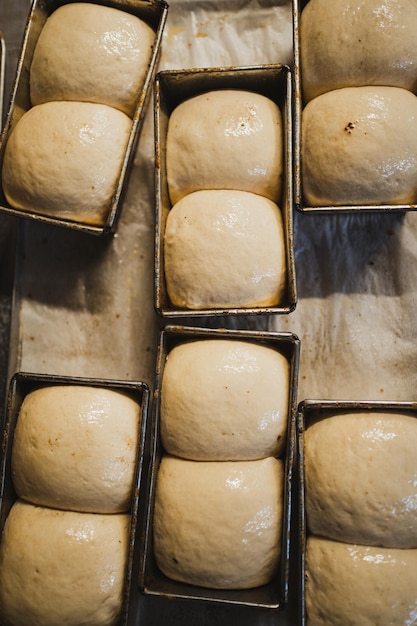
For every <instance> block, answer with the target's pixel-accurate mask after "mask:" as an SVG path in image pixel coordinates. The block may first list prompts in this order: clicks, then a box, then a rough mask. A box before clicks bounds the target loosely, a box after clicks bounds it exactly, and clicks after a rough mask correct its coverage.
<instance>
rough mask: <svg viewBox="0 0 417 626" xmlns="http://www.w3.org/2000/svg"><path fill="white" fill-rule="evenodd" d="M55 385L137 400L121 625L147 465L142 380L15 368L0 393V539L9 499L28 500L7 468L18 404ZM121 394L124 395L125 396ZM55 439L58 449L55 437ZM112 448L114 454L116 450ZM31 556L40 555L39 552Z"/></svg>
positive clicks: (145, 393)
mask: <svg viewBox="0 0 417 626" xmlns="http://www.w3.org/2000/svg"><path fill="white" fill-rule="evenodd" d="M55 386H56V387H67V388H69V389H71V387H74V386H75V387H77V388H80V387H87V388H89V389H91V390H94V389H98V390H104V391H105V392H108V391H110V392H112V393H113V392H114V393H115V394H117V395H120V397H121V398H122V400H121V402H122V403H123V402H125V401H127V402H129V403H134V404H135V406H136V405H137V407H138V409H136V410H135V411H137V419H138V423H137V441H136V444H134V443H133V444H132V445H134V452H133V451H132V454H134V456H135V461H134V471H133V482H132V488H131V493H130V496H129V495H128V496H127V501H128V504H127V505H126V507H125V511H124V513H125V514H126V515H128V518H129V522H128V524H127V536H126V537H125V542H126V547H127V551H126V555H125V557H123V565H122V567H123V577H124V579H123V581H121V583H120V585H119V586H120V587H121V588H122V593H121V598H120V600H121V604H120V611H119V617H118V621H117V626H126V625H127V623H128V613H129V605H130V602H131V592H132V585H134V584H135V576H136V575H137V574H135V567H136V568H137V565H136V564H135V550H136V544H137V543H138V519H139V516H140V515H141V513H140V510H141V507H142V506H144V504H143V502H142V499H143V498H142V485H143V484H144V483H145V481H146V475H147V472H148V467H149V462H150V457H149V444H148V434H147V430H148V428H149V423H150V422H149V420H148V412H149V402H150V391H149V388H148V386H147V384H146V383H143V382H141V381H123V380H113V379H99V378H87V377H68V376H60V375H59V376H58V375H49V374H37V373H31V372H16V373H15V374H14V375H13V376H12V378H11V380H10V384H9V388H8V393H7V398H6V415H5V426H4V430H3V433H2V441H1V454H0V460H1V465H0V543H1V540H2V534H3V530H4V525H5V523H6V519H7V517H8V515H9V513H10V511H11V509H12V507H13V505H14V504H15V503H16V502H18V501H20V502H28V503H29V504H31V502H30V500H29V499H27V498H26V497H25V499H19V497H18V495H17V493H16V490H15V487H14V479H13V474H12V451H13V444H14V435H15V430H16V424H17V423H18V419H19V412H20V410H21V407H22V403H23V401H24V399H25V398H26V397H27V395H28V394H31V393H32V392H35V391H37V390H41V389H42V388H48V387H55ZM123 398H125V400H124V399H123ZM105 403H106V401H104V404H105ZM93 404H94V403H93V402H92V404H91V410H92V411H93ZM104 404H103V406H104ZM32 406H34V405H32ZM85 406H86V405H85ZM106 406H107V405H106ZM109 406H110V405H109ZM114 406H116V405H114ZM125 406H127V405H125ZM62 408H63V407H62ZM54 410H55V411H56V412H57V413H59V406H56V408H55V409H54ZM74 417H75V416H74ZM90 417H91V419H92V422H94V420H95V418H94V415H91V416H90ZM132 419H133V420H134V417H133V418H132V415H131V416H130V418H129V423H131V422H132ZM79 423H80V422H79ZM86 427H88V425H87V424H86ZM67 443H68V442H67ZM51 445H52V444H51ZM57 445H58V449H59V441H58V443H57ZM128 445H129V446H130V445H131V444H128ZM38 450H39V449H38ZM115 453H116V454H117V451H116V452H115ZM39 454H40V452H39ZM73 454H76V452H74V453H73ZM35 456H39V455H38V454H36V453H35ZM79 478H80V483H81V482H83V481H84V480H85V478H83V477H82V476H81V475H80V477H79ZM101 478H103V477H101ZM83 484H84V483H83ZM109 484H110V483H109ZM116 497H118V496H116ZM37 507H40V509H42V508H44V507H43V506H42V505H40V504H39V503H36V504H35V505H34V507H33V508H35V509H36V508H37ZM51 508H52V510H54V507H51ZM45 510H51V509H50V507H45ZM71 511H74V512H75V513H76V510H75V508H74V509H71V510H69V512H71ZM57 512H62V513H65V510H64V509H63V508H61V509H58V510H57ZM92 513H93V514H94V511H92ZM80 515H83V513H82V512H81V513H80ZM86 515H89V514H88V513H86ZM115 515H116V513H108V514H107V515H105V514H104V513H102V514H101V515H98V516H97V517H101V518H103V517H106V518H108V519H110V518H112V517H114V516H115ZM80 528H81V526H80ZM80 532H81V531H80ZM90 547H91V546H90ZM91 554H92V553H91ZM37 558H41V557H40V555H39V556H38V557H37ZM103 558H104V557H103ZM41 560H42V559H41ZM31 562H32V561H31ZM39 567H40V568H41V569H42V565H41V564H40V565H39ZM52 569H53V568H52ZM115 571H116V570H115ZM103 572H104V570H103ZM83 575H85V573H83ZM103 583H104V581H103ZM74 584H75V583H74ZM75 586H76V585H75ZM38 591H40V590H39V588H38ZM108 591H109V594H111V590H110V587H109V589H108ZM66 597H67V599H68V600H69V601H70V597H71V593H68V594H67V595H66ZM109 597H110V595H109ZM74 601H75V602H77V596H75V599H74ZM118 602H119V601H118ZM32 604H33V603H32ZM29 605H30V601H29ZM90 609H92V606H90V608H89V610H90ZM26 617H27V619H29V618H30V616H29V615H26ZM25 621H26V620H25ZM100 623H101V622H100ZM112 623H115V622H113V621H112Z"/></svg>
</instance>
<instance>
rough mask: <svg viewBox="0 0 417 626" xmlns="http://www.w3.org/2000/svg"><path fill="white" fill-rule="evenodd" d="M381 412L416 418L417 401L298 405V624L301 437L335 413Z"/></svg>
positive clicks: (303, 531) (303, 536)
mask: <svg viewBox="0 0 417 626" xmlns="http://www.w3.org/2000/svg"><path fill="white" fill-rule="evenodd" d="M367 411H369V412H371V411H384V412H390V411H392V412H394V413H409V414H411V413H414V414H415V416H416V418H417V402H388V401H387V402H385V401H382V400H369V401H367V400H303V401H302V402H300V404H299V406H298V416H297V428H296V430H297V435H296V439H297V441H296V454H297V459H298V463H297V474H298V476H297V491H298V507H297V508H298V524H297V525H298V578H299V581H298V587H299V595H298V607H297V609H298V611H297V612H298V616H299V626H306V623H307V622H306V620H307V617H306V606H305V552H306V541H307V535H308V527H307V521H306V508H305V470H304V460H305V455H304V438H305V431H306V430H307V428H308V427H309V426H310V425H311V424H312V423H313V422H315V421H318V420H322V419H326V418H328V417H331V416H332V415H337V414H338V413H340V414H341V413H358V412H362V413H363V412H367Z"/></svg>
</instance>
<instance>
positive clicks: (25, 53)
mask: <svg viewBox="0 0 417 626" xmlns="http://www.w3.org/2000/svg"><path fill="white" fill-rule="evenodd" d="M76 1H77V0H67V1H63V0H32V3H31V7H30V10H29V14H28V18H27V22H26V26H25V31H24V36H23V41H22V46H21V50H20V55H19V60H18V64H17V69H16V75H15V79H14V83H13V88H12V93H11V98H10V103H9V108H8V112H7V116H6V121H5V124H4V128H3V132H2V135H1V139H0V168H1V167H2V163H3V158H4V151H5V147H6V144H7V141H8V139H9V136H10V133H11V132H12V131H13V129H14V127H15V126H16V124H17V122H18V120H19V119H20V117H21V116H22V115H23V113H24V112H26V111H27V110H28V109H30V108H31V102H30V90H29V75H30V66H31V63H32V58H33V53H34V50H35V46H36V43H37V41H38V38H39V35H40V32H41V30H42V28H43V26H44V24H45V22H46V20H47V18H48V17H49V15H50V14H51V13H52V12H53V11H54V10H55V9H57V8H58V7H59V6H61V5H64V4H71V3H72V2H76ZM78 1H79V0H78ZM81 1H83V0H81ZM93 1H94V4H99V5H103V6H108V7H113V8H115V9H118V10H121V11H126V12H129V13H132V14H133V15H136V16H137V17H139V18H140V19H142V20H144V21H145V22H147V23H148V24H149V25H150V26H151V27H152V28H153V29H154V30H155V42H154V45H153V51H152V57H151V60H150V62H149V66H148V71H147V74H146V77H145V81H144V85H143V88H142V90H141V92H140V93H139V95H138V98H137V102H136V110H135V113H134V116H133V119H132V125H131V128H130V134H129V139H128V143H127V147H126V152H125V156H124V160H123V163H122V168H121V171H120V174H119V177H118V181H117V186H116V189H115V191H114V193H113V196H112V199H111V202H110V205H109V207H108V212H107V218H106V221H105V223H104V224H103V225H98V226H96V225H90V224H86V223H83V222H81V221H80V222H77V221H76V220H75V219H74V220H67V219H62V218H55V217H53V216H49V215H41V214H39V213H37V212H32V211H23V210H20V209H15V208H13V207H12V206H10V204H9V203H8V202H7V200H6V198H5V196H4V193H3V190H2V189H1V186H0V212H4V213H7V214H10V215H13V216H15V217H18V218H24V219H29V220H35V221H37V222H42V223H46V224H53V225H56V226H62V227H66V228H70V229H72V230H79V231H83V232H85V233H89V234H92V235H106V234H108V233H111V232H114V231H115V230H116V225H117V220H118V218H119V217H120V212H121V210H122V206H123V199H124V196H125V192H126V186H127V184H128V178H129V173H130V170H131V167H132V164H133V159H134V155H135V150H136V146H137V144H138V141H139V136H140V131H141V128H142V125H143V121H144V116H145V111H146V107H147V104H148V101H149V97H150V94H151V91H152V87H153V80H154V76H155V71H156V67H157V63H158V60H159V54H160V47H161V41H162V35H163V30H164V27H165V23H166V19H167V15H168V4H167V3H166V2H165V0H93Z"/></svg>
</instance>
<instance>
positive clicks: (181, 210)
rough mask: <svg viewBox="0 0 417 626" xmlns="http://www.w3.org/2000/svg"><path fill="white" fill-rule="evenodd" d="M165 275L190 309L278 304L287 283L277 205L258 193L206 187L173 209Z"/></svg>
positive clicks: (172, 292) (174, 296)
mask: <svg viewBox="0 0 417 626" xmlns="http://www.w3.org/2000/svg"><path fill="white" fill-rule="evenodd" d="M164 254H165V278H166V283H167V290H168V295H169V298H170V300H171V302H172V304H173V305H174V306H178V307H181V308H189V309H203V308H206V307H207V308H215V307H219V308H229V307H251V306H253V307H259V306H269V305H277V304H278V303H280V301H281V300H282V297H283V293H284V290H285V284H286V259H285V245H284V227H283V220H282V215H281V211H280V209H279V208H278V206H277V205H276V204H275V203H274V202H272V201H271V200H268V199H267V198H264V197H262V196H259V195H257V194H254V193H250V192H247V191H233V190H203V191H196V192H194V193H192V194H189V195H187V196H185V197H184V198H183V199H182V200H180V201H179V202H177V204H175V205H174V206H173V207H172V209H171V210H170V212H169V214H168V218H167V222H166V228H165V238H164Z"/></svg>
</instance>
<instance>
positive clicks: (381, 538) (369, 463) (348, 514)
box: [305, 411, 417, 548]
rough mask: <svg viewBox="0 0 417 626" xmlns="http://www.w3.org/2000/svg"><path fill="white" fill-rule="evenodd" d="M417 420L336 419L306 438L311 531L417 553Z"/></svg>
mask: <svg viewBox="0 0 417 626" xmlns="http://www.w3.org/2000/svg"><path fill="white" fill-rule="evenodd" d="M416 449H417V419H416V418H415V417H414V416H413V415H407V414H401V413H395V412H391V413H390V412H381V411H369V412H355V413H342V414H336V415H334V416H332V417H329V418H326V419H323V420H321V421H318V422H316V423H314V424H312V425H311V426H310V427H308V428H307V430H306V433H305V484H306V512H307V524H308V527H309V531H310V532H312V533H314V534H317V535H322V536H326V537H328V538H331V539H337V540H339V541H346V542H349V543H360V544H365V545H380V546H387V547H395V548H417V524H416V519H417V463H416Z"/></svg>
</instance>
